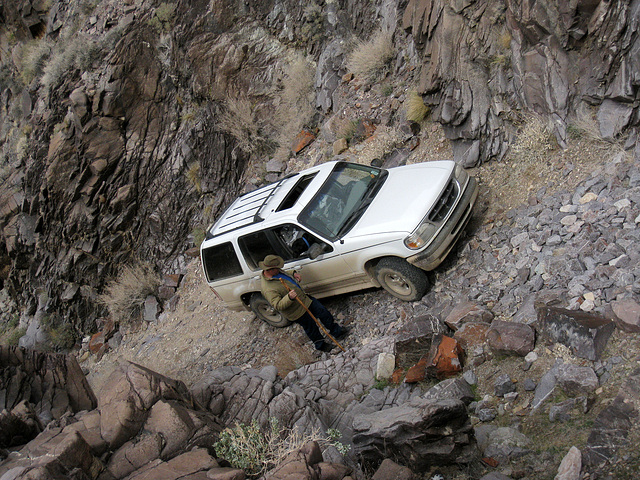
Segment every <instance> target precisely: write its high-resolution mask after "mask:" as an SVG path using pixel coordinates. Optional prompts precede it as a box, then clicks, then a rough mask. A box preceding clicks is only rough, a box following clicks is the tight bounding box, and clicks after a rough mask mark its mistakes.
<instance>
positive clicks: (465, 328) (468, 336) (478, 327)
mask: <svg viewBox="0 0 640 480" xmlns="http://www.w3.org/2000/svg"><path fill="white" fill-rule="evenodd" d="M490 328H491V325H489V324H488V323H484V322H469V323H465V324H463V325H462V326H461V327H460V328H459V329H458V331H456V333H454V334H453V338H454V339H455V340H457V341H458V343H459V344H460V346H462V348H465V349H468V348H470V347H473V346H475V345H483V344H484V343H486V342H487V332H488V331H489V329H490Z"/></svg>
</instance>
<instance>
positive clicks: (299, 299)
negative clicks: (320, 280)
mask: <svg viewBox="0 0 640 480" xmlns="http://www.w3.org/2000/svg"><path fill="white" fill-rule="evenodd" d="M259 265H260V268H262V275H261V290H262V295H263V296H264V298H266V299H267V301H268V302H269V303H270V304H271V305H272V306H273V308H275V309H276V310H278V311H279V312H280V313H281V314H282V315H283V316H284V317H285V318H286V319H287V320H289V321H292V322H296V323H298V324H300V325H301V326H302V328H303V329H304V332H305V333H306V334H307V337H309V339H310V340H311V341H312V342H313V345H314V346H315V347H316V349H318V350H321V351H323V352H329V351H331V350H332V349H333V347H334V345H333V344H332V343H328V342H325V340H324V338H323V337H322V334H321V333H320V329H319V328H318V325H317V324H316V322H315V320H314V319H313V318H312V317H311V315H310V314H309V312H311V314H313V316H314V317H316V318H317V319H318V320H320V321H321V322H322V324H323V325H324V326H325V328H326V329H327V331H328V332H329V333H330V334H331V336H333V338H335V339H340V338H342V337H344V336H345V335H346V334H347V333H348V331H349V329H348V328H346V327H341V326H340V325H338V324H337V323H336V322H335V321H334V319H333V315H331V313H330V312H329V310H327V309H326V308H325V307H324V305H322V304H321V303H320V302H319V301H318V300H316V299H315V298H313V297H310V296H309V295H307V294H306V293H305V292H304V290H303V289H302V287H301V286H300V274H298V273H297V272H293V274H292V275H288V274H287V273H285V272H284V271H283V270H282V267H284V260H283V259H282V257H279V256H277V255H267V256H266V257H265V258H264V261H262V262H259ZM305 307H306V308H305ZM307 310H308V311H307Z"/></svg>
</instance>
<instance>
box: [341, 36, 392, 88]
mask: <svg viewBox="0 0 640 480" xmlns="http://www.w3.org/2000/svg"><path fill="white" fill-rule="evenodd" d="M394 54H395V51H394V48H393V36H392V34H391V32H384V31H379V32H377V33H375V34H374V35H373V36H372V37H371V38H370V39H369V40H368V41H366V42H359V43H358V45H357V46H356V48H355V49H354V50H353V52H351V54H350V55H349V58H348V59H347V68H348V69H349V71H350V72H352V73H353V74H354V75H356V76H361V77H363V78H364V79H365V80H366V81H368V82H371V83H373V82H375V81H376V80H378V79H379V78H381V77H382V75H383V74H384V73H385V72H386V71H387V68H388V67H389V63H390V62H391V60H392V59H393V56H394Z"/></svg>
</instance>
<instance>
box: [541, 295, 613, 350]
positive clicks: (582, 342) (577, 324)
mask: <svg viewBox="0 0 640 480" xmlns="http://www.w3.org/2000/svg"><path fill="white" fill-rule="evenodd" d="M537 328H538V331H539V333H540V334H541V336H542V337H543V338H544V339H545V340H546V341H547V342H549V343H560V344H562V345H565V346H567V347H569V348H570V349H571V351H572V352H573V354H574V355H576V356H577V357H580V358H586V359H587V360H598V359H599V358H600V355H601V354H602V352H603V351H604V349H605V348H606V346H607V342H608V340H609V337H610V336H611V334H612V333H613V331H614V329H615V323H614V322H612V321H611V320H608V319H606V318H604V317H602V316H600V315H597V314H593V313H586V312H581V311H574V310H565V309H563V308H555V307H541V308H539V310H538V324H537Z"/></svg>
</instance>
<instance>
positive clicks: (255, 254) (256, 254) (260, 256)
mask: <svg viewBox="0 0 640 480" xmlns="http://www.w3.org/2000/svg"><path fill="white" fill-rule="evenodd" d="M238 245H239V247H240V251H241V252H242V255H243V256H244V258H245V260H246V262H247V265H248V266H249V268H251V269H252V270H253V271H256V272H257V271H259V270H260V267H259V265H258V262H260V261H262V260H264V257H266V256H267V255H270V254H275V255H278V256H280V257H282V258H283V259H284V262H285V266H284V268H285V270H298V271H299V272H300V274H301V275H302V282H303V284H304V287H305V290H307V291H308V292H309V293H310V294H311V295H318V296H324V295H323V293H326V292H331V291H334V290H339V289H340V288H342V287H344V286H345V285H349V284H351V283H352V282H353V277H354V271H353V270H352V269H351V267H350V266H349V265H348V264H347V262H345V261H344V259H343V257H342V255H341V252H340V248H339V247H340V245H339V244H337V245H332V244H330V243H329V242H327V241H325V240H322V239H321V238H320V237H318V236H317V235H315V234H312V233H310V232H309V231H308V230H306V229H304V228H302V227H300V226H299V225H295V224H291V223H288V224H284V225H278V226H276V227H271V228H268V229H264V230H260V231H258V232H254V233H250V234H248V235H244V236H242V237H240V238H239V239H238ZM313 251H321V252H322V253H320V255H319V256H317V257H315V255H311V254H310V252H313ZM311 256H313V257H314V258H313V259H312V258H311ZM258 278H259V277H258ZM327 294H328V293H327Z"/></svg>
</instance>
